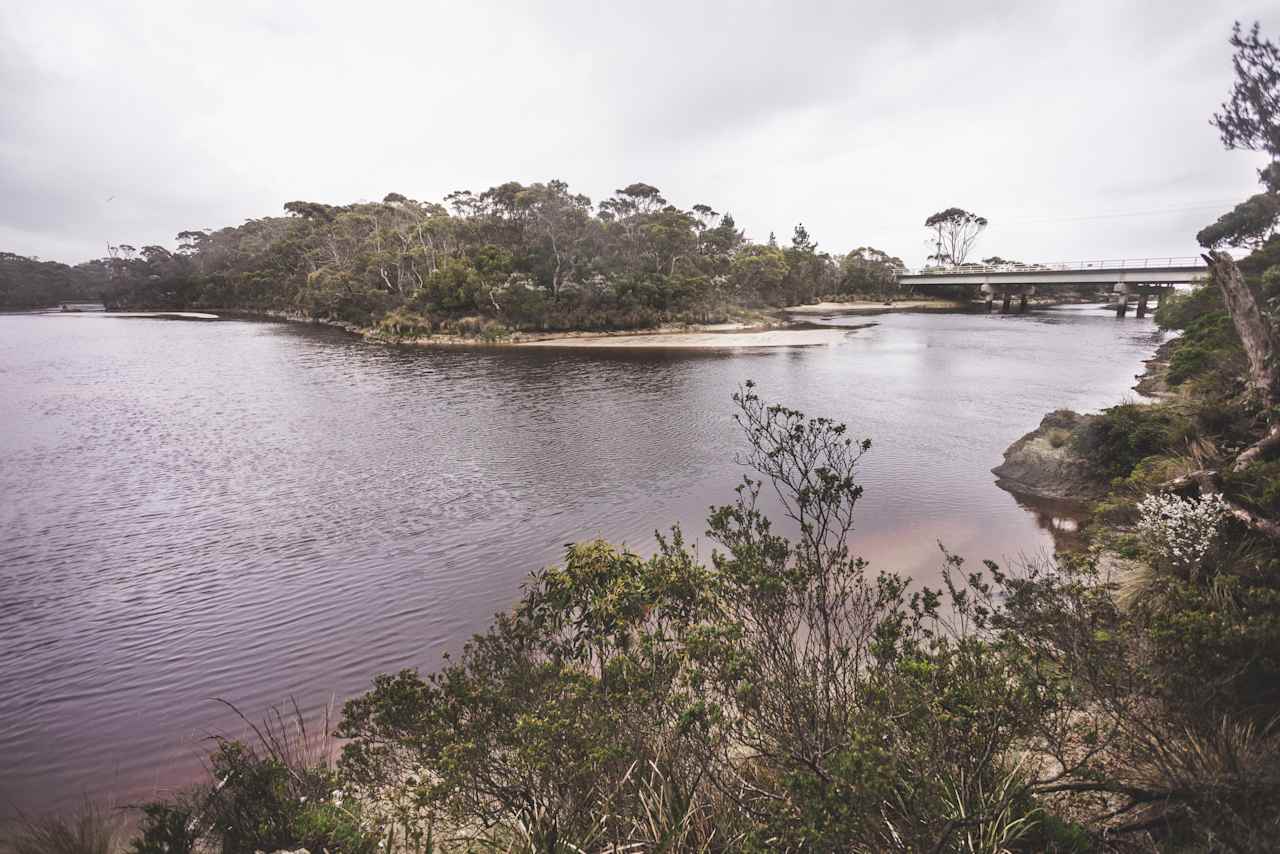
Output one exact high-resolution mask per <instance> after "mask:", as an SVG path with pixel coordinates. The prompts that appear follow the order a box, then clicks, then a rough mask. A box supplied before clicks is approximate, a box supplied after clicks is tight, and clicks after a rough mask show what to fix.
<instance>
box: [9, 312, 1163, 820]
mask: <svg viewBox="0 0 1280 854" xmlns="http://www.w3.org/2000/svg"><path fill="white" fill-rule="evenodd" d="M868 321H875V323H876V325H874V326H871V327H868V328H862V329H857V330H851V331H850V332H849V333H848V334H847V335H844V336H843V337H841V338H840V339H839V341H838V343H835V344H830V345H825V346H820V347H805V348H779V349H774V350H768V351H758V350H737V351H730V352H714V351H713V352H688V351H685V352H681V351H675V350H673V351H610V350H605V351H601V350H590V351H587V350H571V349H514V348H507V349H492V350H470V349H469V350H417V351H407V350H398V349H393V348H389V347H382V346H375V345H370V344H367V343H364V342H362V341H359V340H357V339H354V338H352V337H349V336H347V335H345V334H342V333H338V332H335V331H332V330H326V329H317V328H312V327H307V326H302V325H294V324H283V323H268V322H254V321H238V320H237V321H232V320H224V321H219V322H213V323H197V322H181V321H164V320H155V319H145V318H119V317H110V316H107V315H102V314H97V315H92V314H85V315H58V314H30V315H0V816H3V815H5V814H9V813H11V812H12V811H13V810H15V809H18V808H21V809H24V810H28V811H36V812H39V811H42V810H45V809H51V808H59V807H65V806H67V805H69V804H73V803H74V802H75V801H77V800H78V799H79V798H81V797H82V796H84V795H90V796H95V797H96V796H110V797H113V798H114V799H115V801H116V803H127V802H132V801H136V800H138V799H140V798H145V797H148V796H150V795H153V794H163V793H164V792H165V791H166V790H167V788H166V787H169V786H171V785H174V784H176V783H182V782H185V781H187V780H189V779H191V778H192V777H193V775H196V774H197V773H198V772H199V769H200V756H201V754H202V752H203V751H204V750H205V749H206V748H207V746H208V745H207V742H206V741H204V740H203V739H204V738H205V737H206V736H208V735H209V734H210V733H213V732H227V733H229V734H232V735H238V734H241V733H242V731H243V726H242V725H238V724H237V722H236V720H235V719H234V718H233V717H232V716H231V715H230V714H229V713H228V712H227V710H226V709H224V708H223V707H221V706H219V705H218V704H216V703H214V702H212V700H211V698H214V697H222V698H226V699H228V700H231V701H233V702H234V703H236V704H237V705H238V706H239V707H240V708H241V709H243V710H245V711H246V712H247V713H250V714H251V715H253V716H257V715H259V714H260V713H261V712H263V711H264V710H265V709H266V708H267V707H268V706H270V705H272V704H274V703H278V702H280V701H282V700H284V699H285V698H288V697H290V696H296V697H297V698H298V700H299V702H300V703H301V704H302V705H303V706H304V707H306V708H307V709H316V708H320V707H322V706H323V705H324V704H325V703H326V702H328V701H329V700H330V698H336V700H337V701H338V702H341V700H342V699H344V698H346V697H349V696H352V695H353V694H355V693H358V692H360V691H361V690H363V689H364V688H365V687H367V686H368V684H369V682H370V679H371V677H372V676H373V674H375V673H377V672H380V671H394V670H397V669H399V668H403V667H409V666H418V667H422V668H430V667H433V666H435V665H436V664H437V663H438V662H439V661H440V656H441V654H442V653H444V652H446V651H453V652H456V651H457V650H458V649H459V648H460V647H461V644H462V642H463V641H464V640H465V639H466V637H468V636H469V635H470V634H472V633H474V632H477V631H480V630H482V629H483V628H484V627H485V626H486V625H487V623H488V619H489V616H490V615H491V614H492V613H493V612H494V611H496V610H500V609H503V608H506V607H508V606H510V605H511V604H512V603H513V601H514V600H515V598H516V597H517V595H518V592H519V586H520V583H521V580H522V579H523V577H524V576H525V575H526V574H527V573H528V572H529V571H530V570H532V569H535V568H537V567H539V566H542V565H546V564H548V563H551V562H554V561H555V560H557V559H558V557H559V556H560V555H561V553H562V550H563V546H564V544H566V543H569V542H571V541H573V540H578V539H585V538H590V537H595V536H602V537H605V538H607V539H610V540H613V541H615V542H620V543H626V544H628V545H630V546H632V547H633V548H635V549H638V550H641V551H644V550H646V549H648V548H649V547H650V546H651V544H652V542H653V531H654V530H655V529H658V528H661V529H665V528H667V527H669V526H670V525H671V524H673V523H677V522H679V523H681V524H682V525H683V526H684V527H685V530H686V534H687V536H688V537H690V538H696V539H702V537H701V535H702V533H703V528H704V526H703V524H702V520H703V518H704V517H705V515H706V510H707V508H708V507H709V506H710V505H711V504H713V503H723V502H727V501H728V500H729V499H731V498H732V492H731V490H732V488H733V486H734V485H735V484H736V483H737V482H738V481H739V479H740V477H741V471H740V470H739V469H738V468H737V467H736V466H735V464H734V453H735V449H736V448H737V447H738V436H737V434H736V432H735V429H736V428H735V426H734V424H733V422H732V420H731V416H732V404H731V402H730V395H731V394H732V392H733V391H734V389H735V388H736V387H737V386H738V384H739V383H741V382H742V381H744V380H746V379H753V380H755V381H756V383H757V384H758V386H759V391H760V393H761V394H762V396H764V397H766V398H768V399H773V400H777V401H780V402H783V403H786V404H788V405H790V406H795V407H798V408H800V409H803V410H805V411H806V412H809V413H811V414H822V415H828V416H831V417H834V418H837V419H840V420H843V421H846V422H848V423H849V425H850V428H851V430H852V432H853V433H854V434H856V435H858V436H869V437H871V438H872V440H873V447H872V450H871V452H870V453H869V454H868V455H867V456H866V457H865V458H864V462H863V466H862V482H863V483H864V485H865V487H866V493H865V496H864V498H863V499H862V502H861V504H860V514H859V524H858V533H857V539H856V542H855V551H856V552H858V553H861V554H862V555H864V556H865V557H867V558H869V559H870V560H871V561H872V562H873V568H886V569H895V570H900V571H902V572H905V573H909V574H911V575H912V576H914V577H916V578H917V579H919V580H921V581H922V582H934V581H936V579H937V577H938V571H939V567H940V563H941V561H940V555H939V551H938V547H937V541H938V540H942V541H943V542H944V543H945V544H946V545H947V547H948V548H949V549H951V550H953V551H956V552H958V553H960V554H963V555H966V556H967V557H969V558H971V559H972V560H974V561H977V560H978V559H981V558H992V559H996V560H999V561H1008V560H1011V559H1016V558H1017V557H1018V556H1019V555H1035V554H1040V553H1044V552H1046V551H1047V550H1049V549H1050V548H1051V544H1052V541H1051V538H1050V535H1049V533H1048V532H1047V530H1046V527H1045V526H1046V524H1047V517H1046V516H1045V515H1044V514H1042V513H1040V514H1038V513H1036V512H1033V511H1032V510H1031V509H1029V508H1027V507H1024V506H1022V505H1020V504H1019V503H1018V502H1017V501H1015V500H1014V498H1013V497H1011V496H1010V495H1008V494H1007V493H1005V492H1003V491H1002V490H1000V489H999V488H997V487H996V486H995V483H994V478H993V477H992V475H991V474H990V473H989V469H990V468H991V467H992V466H994V465H996V464H997V463H999V462H1000V460H1001V453H1002V451H1003V450H1004V449H1005V447H1007V446H1008V445H1009V444H1010V443H1011V442H1012V441H1013V440H1014V439H1016V438H1017V437H1018V436H1020V435H1021V434H1023V433H1025V432H1026V431H1028V430H1030V429H1031V428H1033V427H1035V426H1036V424H1038V423H1039V420H1040V417H1041V416H1042V415H1043V414H1044V413H1045V412H1046V411H1048V410H1051V409H1056V408H1059V407H1070V408H1074V409H1079V410H1094V409H1098V408H1100V407H1103V406H1107V405H1111V404H1113V403H1116V402H1119V401H1120V400H1121V399H1122V398H1124V397H1126V396H1127V395H1132V392H1130V391H1129V389H1130V388H1131V386H1132V385H1133V382H1134V375H1135V374H1137V373H1139V372H1140V371H1141V369H1142V364H1141V363H1142V360H1143V359H1144V358H1148V357H1149V356H1150V355H1151V353H1152V352H1153V351H1154V349H1155V347H1156V346H1157V345H1158V343H1159V342H1160V341H1161V333H1159V332H1158V331H1157V330H1156V329H1155V327H1154V326H1153V325H1152V323H1151V321H1150V320H1138V319H1136V318H1132V317H1130V318H1126V319H1123V320H1118V319H1116V318H1115V317H1113V316H1112V315H1111V314H1109V313H1108V312H1107V311H1106V310H1105V309H1103V308H1101V307H1097V306H1093V307H1084V306H1073V307H1061V308H1056V309H1051V310H1045V311H1037V312H1034V313H1031V314H1027V315H1010V316H1000V315H990V316H989V315H984V314H912V313H901V314H885V315H879V316H876V317H873V318H867V317H857V318H843V319H842V318H833V319H828V320H825V321H823V322H826V323H830V324H833V325H849V326H851V327H852V326H860V325H862V324H865V323H867V322H868ZM701 549H702V553H703V554H704V555H705V554H707V552H708V550H709V544H708V543H706V542H705V541H704V542H702V543H701Z"/></svg>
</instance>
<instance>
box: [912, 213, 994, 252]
mask: <svg viewBox="0 0 1280 854" xmlns="http://www.w3.org/2000/svg"><path fill="white" fill-rule="evenodd" d="M924 227H925V228H927V229H928V230H929V232H930V234H931V235H932V236H933V241H934V246H935V249H936V251H935V254H934V255H933V256H931V259H932V260H933V261H935V262H936V263H938V264H947V265H950V266H959V265H961V264H963V263H964V262H965V261H966V260H967V259H968V257H969V252H970V251H972V249H973V245H974V244H975V243H977V241H978V236H979V235H981V234H982V232H983V231H984V230H985V229H986V227H987V218H986V217H984V216H979V215H978V214H976V213H971V212H970V211H967V210H964V209H963V208H955V207H952V208H947V209H946V210H941V211H938V212H937V213H935V214H933V215H932V216H930V217H929V218H928V219H926V220H925V221H924Z"/></svg>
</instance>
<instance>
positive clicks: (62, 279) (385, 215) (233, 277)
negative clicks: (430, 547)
mask: <svg viewBox="0 0 1280 854" xmlns="http://www.w3.org/2000/svg"><path fill="white" fill-rule="evenodd" d="M285 211H286V214H287V215H285V216H277V217H263V218H261V219H253V220H249V221H248V222H246V223H244V224H243V225H240V226H234V227H229V228H223V229H218V230H212V231H211V230H202V231H184V232H182V233H181V234H179V235H178V239H179V241H180V243H179V246H178V249H177V251H176V252H170V251H169V250H167V249H165V248H163V247H160V246H145V247H142V248H141V249H136V248H134V247H132V246H126V245H122V246H117V247H113V248H112V252H113V254H112V256H111V257H109V258H105V259H99V260H96V261H91V262H88V263H86V264H81V265H78V266H75V267H68V266H67V265H63V264H55V263H52V262H38V261H35V260H34V259H27V258H21V257H19V256H16V255H12V254H6V255H4V256H0V307H23V306H38V305H49V304H56V303H58V302H65V301H68V300H74V299H84V298H101V299H103V300H104V301H105V302H106V303H107V304H108V305H109V306H112V307H116V308H124V309H175V308H209V307H214V308H238V309H244V310H259V311H262V310H265V311H273V312H283V313H289V314H294V315H299V316H303V317H307V318H313V319H320V320H334V321H340V322H344V323H348V324H354V325H356V326H359V327H362V328H376V329H378V330H379V331H381V332H383V333H384V334H386V335H389V336H392V337H398V336H415V337H416V336H421V335H429V334H432V333H436V332H452V333H461V334H466V335H470V336H473V337H474V336H479V335H487V336H490V337H494V336H501V335H502V334H503V333H504V332H505V331H508V330H540V331H547V330H569V329H581V330H603V329H637V328H648V327H654V326H658V325H660V324H663V323H675V322H699V323H706V322H713V321H722V320H727V319H731V318H735V317H739V316H743V315H744V314H745V315H746V316H749V317H750V316H758V312H757V313H756V314H753V313H752V312H753V310H758V309H767V308H772V307H779V306H784V305H792V304H797V303H805V302H813V301H815V300H817V299H819V298H836V299H849V298H855V297H858V298H870V299H876V300H880V301H883V300H885V299H888V298H891V297H893V296H895V295H896V294H897V291H898V285H897V279H896V277H895V275H894V271H895V270H896V269H897V268H900V267H901V266H902V262H901V261H900V260H898V259H897V258H894V257H892V256H890V255H888V254H887V253H885V252H883V251H880V250H878V249H873V248H870V247H860V248H858V249H855V250H853V251H852V252H849V253H847V254H845V255H833V254H831V253H828V252H825V251H822V250H820V249H819V247H818V245H817V243H816V242H814V240H813V239H812V237H811V236H810V235H809V233H808V231H807V230H806V229H805V227H804V226H803V225H798V226H796V228H795V231H794V233H793V234H792V237H791V240H790V242H789V243H788V244H786V245H779V243H778V242H777V241H776V240H775V239H774V238H773V236H772V235H770V237H769V240H768V242H766V243H763V244H760V243H753V242H751V241H749V240H748V239H747V238H746V236H745V235H744V233H743V232H742V230H741V229H739V228H738V227H737V225H736V224H735V222H734V220H733V217H732V216H731V215H729V214H721V213H719V212H717V211H715V210H713V209H712V208H711V207H709V206H707V205H703V204H698V205H694V206H693V207H692V208H690V209H688V210H685V209H682V208H679V207H677V206H675V205H672V204H670V203H669V202H668V201H667V200H666V198H664V197H663V196H662V194H661V193H660V192H659V191H658V189H657V188H655V187H652V186H650V185H648V184H643V183H634V184H630V185H628V186H627V187H625V188H622V189H620V190H618V191H617V192H616V193H615V194H614V195H613V196H612V197H610V198H608V199H606V200H604V201H603V202H601V203H600V204H599V205H592V203H591V200H590V199H588V198H587V197H586V196H583V195H580V194H577V193H574V192H572V191H571V190H570V188H569V186H568V185H567V184H565V183H564V182H562V181H549V182H547V183H535V184H529V185H523V184H520V183H517V182H514V181H513V182H508V183H506V184H502V185H500V186H497V187H492V188H490V189H488V190H485V191H484V192H480V193H473V192H470V191H459V192H456V193H452V194H450V195H449V196H448V197H447V198H446V199H445V204H436V203H432V202H420V201H417V200H414V199H410V198H407V197H405V196H403V195H401V194H399V193H390V194H388V195H387V196H386V197H385V198H384V199H383V200H382V201H380V202H358V203H355V204H348V205H328V204H321V203H318V202H305V201H295V202H290V203H288V204H286V205H285Z"/></svg>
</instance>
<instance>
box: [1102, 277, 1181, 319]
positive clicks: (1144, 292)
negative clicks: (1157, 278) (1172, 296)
mask: <svg viewBox="0 0 1280 854" xmlns="http://www.w3.org/2000/svg"><path fill="white" fill-rule="evenodd" d="M1171 290H1173V286H1172V285H1151V284H1128V283H1126V282H1121V283H1119V284H1118V285H1116V286H1115V291H1114V292H1115V295H1116V300H1115V306H1116V317H1124V316H1125V314H1126V313H1127V312H1128V310H1129V297H1130V296H1136V297H1137V298H1138V303H1137V307H1136V308H1135V310H1134V315H1135V316H1136V317H1146V316H1147V309H1148V308H1149V307H1150V305H1151V295H1152V294H1155V297H1156V306H1157V307H1159V306H1162V305H1164V299H1165V294H1167V293H1168V292H1169V291H1171Z"/></svg>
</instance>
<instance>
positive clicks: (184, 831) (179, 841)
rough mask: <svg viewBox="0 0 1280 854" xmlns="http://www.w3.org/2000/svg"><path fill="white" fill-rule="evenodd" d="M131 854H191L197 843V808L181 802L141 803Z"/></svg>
mask: <svg viewBox="0 0 1280 854" xmlns="http://www.w3.org/2000/svg"><path fill="white" fill-rule="evenodd" d="M140 809H141V810H142V818H141V820H140V821H139V822H138V832H137V835H136V836H135V837H134V839H133V841H132V842H131V843H130V844H129V851H130V852H132V854H192V852H194V851H195V850H196V846H197V843H198V842H199V838H200V837H199V832H198V829H197V827H196V822H197V820H198V819H199V817H200V813H199V809H198V807H196V806H193V805H191V804H187V803H183V802H182V801H177V802H167V801H155V802H152V803H149V804H143V805H142V807H140Z"/></svg>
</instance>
